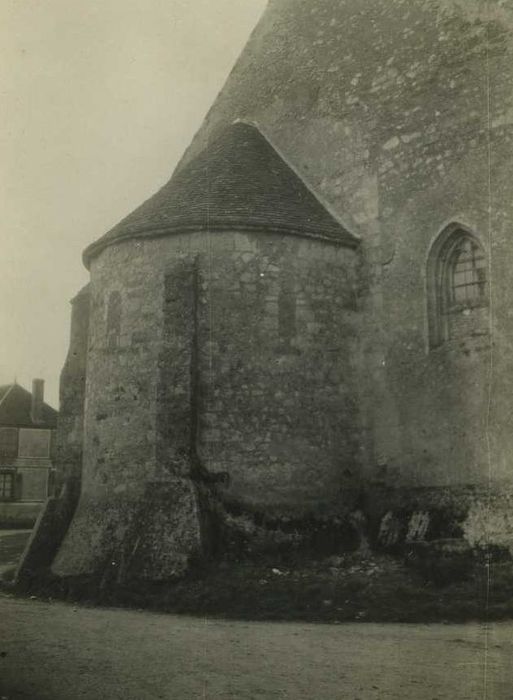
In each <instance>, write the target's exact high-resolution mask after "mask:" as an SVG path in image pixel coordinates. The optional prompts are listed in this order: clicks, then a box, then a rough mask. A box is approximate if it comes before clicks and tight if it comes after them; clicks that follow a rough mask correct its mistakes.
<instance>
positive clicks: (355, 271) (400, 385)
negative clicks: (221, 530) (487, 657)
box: [54, 0, 513, 578]
mask: <svg viewBox="0 0 513 700" xmlns="http://www.w3.org/2000/svg"><path fill="white" fill-rule="evenodd" d="M512 28H513V12H512V9H511V7H509V6H506V4H505V3H495V4H490V3H487V2H485V0H472V1H470V0H469V2H462V1H460V0H432V1H431V2H424V1H423V0H408V2H406V1H405V0H368V2H365V3H362V2H361V0H345V1H344V2H339V3H334V2H333V0H273V1H272V2H270V3H269V6H268V9H267V11H266V13H265V15H264V17H263V19H262V21H261V23H260V25H259V27H258V28H257V30H256V31H255V33H254V34H253V35H252V38H251V40H250V42H249V44H248V47H247V48H246V50H245V51H244V53H243V55H242V57H241V59H240V60H239V62H238V63H237V65H236V67H235V69H234V71H233V72H232V74H231V76H230V78H229V80H228V82H227V84H226V86H225V88H224V90H223V91H222V92H221V94H220V96H219V98H218V99H217V101H216V103H215V104H214V106H213V108H212V110H211V112H210V114H209V115H208V118H207V119H206V121H205V123H204V125H203V127H202V128H201V129H200V132H199V133H198V135H197V137H196V138H195V140H194V141H193V144H192V145H191V147H190V149H189V151H188V152H187V153H186V155H185V157H184V160H183V163H182V165H181V168H187V167H188V166H189V165H190V164H191V163H192V164H194V162H196V163H197V162H200V163H202V162H204V161H203V160H202V159H201V158H200V160H199V161H194V158H195V157H196V156H198V154H200V153H202V152H203V150H204V148H205V147H206V146H207V145H208V144H210V143H214V142H216V143H217V141H215V139H216V138H217V136H218V135H220V134H223V133H225V129H226V128H227V127H228V126H229V125H230V124H232V123H233V121H234V120H236V119H240V120H243V121H246V122H248V123H251V124H256V125H257V126H258V128H259V129H260V131H261V132H262V134H263V135H264V136H265V137H266V139H267V141H268V142H269V144H270V146H271V147H273V148H274V149H275V151H276V153H277V154H280V156H281V157H282V158H283V160H284V161H285V162H286V163H288V165H289V166H290V169H289V168H288V166H287V172H288V173H289V170H290V172H295V173H296V174H297V175H298V176H299V177H301V178H302V179H303V180H304V182H305V183H306V185H307V186H308V187H309V188H310V189H311V190H312V191H313V193H314V194H315V197H316V198H317V199H318V200H319V201H318V202H317V204H318V203H320V202H323V203H325V205H326V208H327V209H328V210H329V212H330V213H331V214H332V215H333V216H334V217H335V219H338V220H339V222H340V223H341V224H343V226H342V228H343V229H344V230H345V231H346V232H347V231H348V232H349V234H348V235H349V239H350V240H351V245H347V246H345V245H342V244H341V241H340V240H339V241H338V243H339V244H337V243H336V240H335V238H336V237H335V238H333V239H332V240H331V241H330V242H327V241H323V240H322V236H321V237H319V235H317V237H315V238H310V239H309V238H308V237H307V236H306V233H307V232H308V221H305V230H304V232H303V233H304V234H305V235H301V231H299V230H298V226H299V224H298V217H297V216H294V217H293V218H294V227H295V228H294V231H293V234H294V235H288V234H291V233H292V231H289V232H288V233H287V231H286V230H284V226H285V224H286V221H285V222H284V221H283V220H282V219H280V222H279V223H280V227H279V228H277V227H276V226H274V227H273V222H272V221H271V220H270V218H272V217H270V215H269V211H270V209H269V206H268V204H269V201H270V200H269V201H268V200H267V199H265V187H264V189H263V190H262V188H261V187H260V185H261V184H262V183H261V180H259V187H258V188H257V189H256V190H254V189H253V188H250V189H251V191H252V192H253V194H255V192H256V193H257V194H255V197H254V199H251V200H250V201H253V202H256V204H255V206H257V205H258V207H260V206H261V205H262V202H264V204H265V207H264V210H265V212H266V219H265V222H264V223H265V225H262V228H261V229H260V228H258V227H256V228H255V224H256V219H255V218H254V217H253V216H252V215H253V214H254V212H251V214H252V215H251V216H250V215H249V213H248V226H249V223H251V226H250V227H249V228H250V229H251V230H248V229H247V228H246V227H245V226H244V225H243V224H244V222H242V223H241V225H240V227H237V226H235V225H234V221H237V222H240V219H239V218H237V219H234V218H233V217H231V218H230V219H229V221H228V222H227V223H228V224H230V223H231V225H227V226H226V228H223V226H222V214H223V207H222V197H221V198H219V194H220V192H221V190H222V184H223V182H230V183H231V184H233V180H229V179H227V180H224V179H223V178H221V180H220V181H216V183H215V204H216V209H215V214H216V216H215V221H213V226H212V230H210V229H209V225H208V223H209V220H208V211H209V207H208V202H209V200H208V196H207V195H208V188H207V195H205V192H204V190H205V188H204V187H203V186H201V187H200V189H201V190H202V191H201V197H200V199H199V200H196V199H195V200H194V201H195V202H196V204H198V201H199V204H200V205H201V207H200V209H199V210H198V211H201V212H202V214H201V226H199V228H198V229H195V228H194V227H192V228H187V227H185V228H184V229H183V231H182V229H180V227H179V226H178V223H180V222H181V224H180V225H182V224H183V222H184V221H185V222H190V221H191V219H190V218H187V211H186V207H187V197H184V196H183V189H181V188H178V190H177V196H178V197H179V199H178V200H177V201H178V204H179V205H180V206H178V204H177V201H171V200H172V197H171V200H170V199H169V198H170V196H171V195H172V192H171V193H170V191H169V188H167V189H166V188H164V189H165V198H164V199H165V200H166V202H167V204H166V207H167V206H168V205H169V207H170V208H169V210H168V209H166V210H165V211H164V210H162V211H153V210H152V209H151V207H150V214H149V215H148V216H149V218H148V217H146V215H147V214H148V208H147V207H146V206H143V207H142V209H141V210H139V213H140V212H141V211H142V212H143V213H144V212H146V214H145V217H146V218H145V217H143V220H142V222H141V221H140V220H139V219H137V216H136V220H137V221H136V223H137V227H138V228H137V230H135V229H134V230H128V232H127V231H126V230H125V229H123V235H122V236H121V237H116V236H115V237H114V238H109V239H108V243H109V245H107V247H105V246H104V244H103V243H102V245H100V246H99V247H94V251H93V252H94V254H91V255H90V256H89V258H90V265H91V284H90V311H89V315H90V321H89V330H88V349H87V381H86V383H85V388H83V386H82V385H80V386H79V385H78V384H77V386H79V391H78V392H77V394H76V404H77V405H76V406H74V407H71V404H70V410H69V411H68V410H66V411H65V412H64V413H65V420H66V421H68V423H67V424H66V425H67V427H66V428H65V430H64V432H63V433H62V435H63V437H64V439H65V440H66V439H68V438H66V435H68V436H69V448H70V454H69V460H70V464H73V465H78V464H81V468H82V496H81V501H80V504H79V507H78V510H77V513H76V516H75V518H74V521H73V523H72V526H71V528H70V531H69V533H68V536H67V538H66V541H65V542H64V545H63V547H62V548H61V551H60V552H59V555H58V557H57V559H56V561H55V564H54V570H55V571H57V572H59V573H61V574H63V575H64V574H72V573H77V572H92V571H98V570H100V569H102V567H103V569H104V570H107V569H105V567H106V566H111V567H112V566H114V565H112V564H108V559H109V557H111V558H112V561H115V562H116V564H115V567H120V570H121V571H123V572H124V573H123V575H131V574H130V571H131V568H130V564H127V563H126V562H127V561H132V560H131V559H130V556H129V552H128V550H127V549H126V547H127V546H128V543H131V544H130V546H135V545H134V542H135V540H134V538H133V536H132V534H130V533H131V532H132V530H133V529H134V528H135V523H137V522H139V521H140V522H143V520H139V519H141V518H143V513H146V516H144V517H146V520H144V522H145V523H147V525H145V529H146V530H147V541H146V544H144V546H143V544H138V545H137V547H136V549H135V552H136V553H137V552H140V556H141V557H142V559H141V562H144V563H141V565H140V570H141V571H143V572H144V576H148V577H152V576H154V577H156V578H159V577H161V576H165V575H171V574H173V573H175V572H177V571H179V570H180V567H182V566H185V563H184V562H185V561H186V560H188V559H189V558H190V557H193V556H195V554H196V552H197V551H198V550H199V549H201V543H202V542H203V543H204V541H205V538H204V535H205V529H206V527H205V523H204V522H203V520H202V518H203V517H204V516H205V517H206V515H207V514H208V513H209V511H212V513H213V514H214V515H215V514H216V513H217V516H219V514H223V513H224V515H223V516H222V517H224V518H225V521H224V525H226V526H227V527H228V526H233V530H234V531H235V530H237V528H239V529H242V530H244V528H245V527H247V528H248V529H249V531H250V532H249V534H251V533H253V534H254V535H255V537H257V536H258V537H260V536H261V535H262V537H263V539H264V540H265V534H263V533H262V527H261V525H259V524H258V522H257V520H259V519H260V520H261V521H262V522H271V520H272V519H273V518H274V520H275V522H276V523H282V522H284V519H286V518H291V519H292V520H294V519H295V520H297V521H300V520H301V519H304V520H303V521H304V522H306V521H307V520H308V517H309V515H311V514H315V517H319V513H323V514H324V515H325V516H326V517H328V518H333V519H335V518H337V517H340V516H341V514H342V515H343V517H346V516H347V515H348V514H349V513H350V512H355V511H358V510H361V511H362V513H364V514H365V516H366V517H367V520H368V522H369V533H368V535H367V534H365V533H360V535H361V537H363V538H364V540H365V538H366V537H367V536H368V537H369V540H370V541H371V542H372V543H373V544H376V543H378V544H379V545H380V546H384V547H387V548H395V547H403V546H404V545H405V543H406V544H407V545H409V544H412V545H413V544H414V543H415V542H418V541H425V542H427V543H429V542H431V541H438V540H442V539H443V540H447V539H458V538H459V539H460V540H461V541H462V542H466V543H467V544H466V545H465V546H467V545H468V546H470V547H477V548H479V547H482V546H488V544H489V543H490V542H491V541H495V542H498V543H500V544H501V545H503V546H508V547H510V546H511V544H510V543H511V542H512V541H513V539H512V533H513V522H512V521H511V518H510V516H509V511H508V502H507V498H506V495H507V494H509V493H511V492H512V488H513V486H512V484H513V481H512V471H511V455H512V454H513V431H512V430H511V425H510V423H511V414H512V410H511V401H512V398H511V397H512V396H513V384H512V382H513V379H512V377H513V354H512V353H511V348H512V347H513V322H512V315H511V306H512V291H511V285H510V274H511V269H512V267H513V247H512V245H511V222H512V220H513V179H512V178H511V165H512V162H513V119H512V114H513V107H512V105H513V89H512V85H513V61H512V60H511V58H512V54H513V33H512ZM238 131H239V133H242V131H245V129H242V131H241V130H238ZM207 150H208V149H207ZM273 154H274V152H273ZM219 155H220V156H222V153H221V154H219V153H217V156H219ZM232 155H233V154H232ZM274 155H275V154H274ZM217 156H216V157H217ZM260 165H261V163H260ZM193 170H194V169H192V170H187V172H188V173H189V174H190V172H193ZM228 170H230V169H229V168H228ZM220 171H221V172H222V173H223V174H224V175H226V168H221V170H220ZM180 172H182V173H183V172H185V171H180V170H179V172H178V177H177V180H178V181H181V180H180V177H179V175H180ZM230 172H231V171H230ZM259 173H260V175H261V173H262V170H261V168H260V169H259ZM273 174H274V175H275V174H276V173H275V172H274V170H273ZM289 174H290V173H289ZM204 175H205V173H204V172H203V173H202V174H201V177H202V178H203V177H204ZM224 175H223V177H224ZM215 176H216V173H215V172H213V173H211V177H212V178H215ZM247 176H248V177H251V172H249V173H247ZM185 179H187V178H185ZM274 181H275V180H274V179H273V182H274ZM199 182H203V180H199ZM278 189H279V188H278ZM278 189H276V188H275V189H273V192H277V191H278ZM240 191H241V192H242V191H243V188H242V187H241V190H240ZM280 191H281V190H280ZM298 191H299V190H298ZM163 192H164V190H163ZM262 192H263V193H264V194H262ZM196 194H197V193H196ZM229 194H230V196H229V197H228V195H227V201H229V202H230V213H231V214H230V215H232V214H233V213H234V212H235V213H236V215H237V217H239V216H240V213H241V206H242V207H243V199H241V198H240V197H238V194H240V192H239V190H237V192H235V193H234V192H230V193H229ZM234 195H237V196H234ZM257 195H258V196H257ZM305 196H306V195H305ZM261 197H264V200H262V199H260V198H261ZM151 201H152V202H153V203H155V202H157V203H158V202H159V201H160V200H159V197H157V198H156V199H152V200H151ZM234 203H235V204H234ZM241 203H242V204H241ZM152 206H153V205H152ZM198 206H199V205H198ZM182 208H183V209H184V211H182ZM192 209H193V212H192V213H195V212H196V213H197V209H195V208H194V207H192ZM284 211H286V207H285V208H284V207H283V206H280V208H279V213H280V217H283V212H284ZM170 212H171V214H172V222H171V223H172V226H171V224H170V228H169V229H166V221H167V222H168V223H169V222H170V221H171V219H169V220H168V219H166V216H167V215H168V214H169V213H170ZM205 212H206V213H205ZM189 213H190V212H189ZM220 217H221V218H220ZM285 218H286V217H285ZM291 218H292V217H291ZM306 218H308V217H306ZM335 219H333V218H330V221H331V222H335V223H336V221H335ZM127 221H129V222H130V221H132V222H133V221H134V219H133V218H132V217H129V219H127V220H126V221H125V224H126V222H127ZM177 222H178V223H177ZM261 223H262V221H261V220H260V219H258V224H259V226H260V224H261ZM120 226H121V228H123V225H120ZM152 226H153V228H152ZM141 227H142V228H141ZM456 229H461V230H462V231H464V232H467V233H468V234H469V235H470V234H471V235H472V236H473V240H474V241H475V242H476V243H477V244H478V247H479V249H480V250H482V253H483V255H484V258H485V260H486V265H485V266H484V267H483V269H482V272H483V274H484V275H485V276H486V278H487V285H488V286H487V288H486V289H487V295H486V300H485V301H484V302H483V303H482V304H481V305H476V306H475V307H471V305H468V306H465V307H464V308H461V309H459V310H458V309H456V310H453V311H452V312H451V313H452V315H451V317H450V318H443V319H438V320H440V323H443V324H445V325H446V326H447V328H448V332H447V333H446V334H445V336H444V337H443V338H442V337H441V338H437V339H436V340H437V342H433V313H434V312H433V309H435V313H438V312H439V311H437V310H436V309H437V308H438V307H437V305H436V304H435V305H433V304H432V303H431V302H432V298H433V289H432V285H433V277H435V278H436V274H434V272H436V271H437V270H438V267H437V265H436V264H433V256H435V258H436V255H438V253H440V254H441V250H442V248H443V246H442V245H441V242H442V239H443V240H444V241H445V238H444V237H445V236H446V235H449V234H451V233H452V232H453V231H454V230H456ZM119 230H120V229H116V231H118V232H119ZM132 234H133V235H132ZM317 234H319V231H317ZM355 235H357V236H359V237H360V240H361V245H360V246H359V247H358V248H355V245H354V244H355ZM349 239H348V240H349ZM104 243H105V239H104ZM90 252H91V250H90ZM89 258H88V259H89ZM435 262H436V261H435ZM437 289H438V288H437ZM438 292H439V293H440V294H441V293H442V292H440V290H439V289H438ZM84 303H85V302H84ZM440 308H441V307H440ZM435 325H436V324H435ZM83 330H84V331H85V326H83ZM78 335H80V333H79V334H78ZM78 335H77V337H78ZM82 335H83V334H82ZM80 357H81V359H80V362H79V365H77V367H75V368H74V369H71V365H69V367H70V370H69V371H70V372H71V374H72V375H73V377H78V376H79V375H80V372H81V371H82V370H81V368H82V367H83V366H84V364H83V363H84V361H85V353H84V354H83V355H81V356H80ZM69 361H70V362H71V358H69ZM80 376H82V375H80ZM73 381H75V380H72V382H73ZM77 381H78V380H77ZM69 386H72V384H70V385H69ZM84 395H85V403H84V401H83V398H84ZM71 399H72V396H71V394H70V396H69V400H70V401H71ZM73 400H75V399H73ZM82 405H83V406H84V410H83V434H82V433H81V432H80V431H81V428H80V427H78V428H77V429H75V428H74V427H73V425H75V424H74V423H73V421H76V425H77V426H81V425H82V422H81V421H82V418H81V415H82V414H81V410H82V408H81V406H82ZM66 416H67V417H66ZM63 426H64V424H63ZM82 435H83V436H82ZM71 448H73V450H71ZM72 451H73V454H71V452H72ZM80 454H81V457H79V455H80ZM73 469H74V470H75V471H77V469H78V467H73ZM155 482H158V483H163V484H169V489H168V487H167V486H166V487H165V489H164V490H163V492H162V493H167V494H168V498H169V501H170V504H171V503H174V504H175V507H176V509H177V510H176V513H173V512H172V507H171V505H170V510H169V513H166V508H165V505H164V502H165V499H164V501H158V502H157V501H156V500H155V499H154V497H153V496H152V497H151V498H150V499H149V500H148V504H153V505H151V507H150V505H148V507H147V508H146V507H144V508H143V510H142V511H141V508H142V504H143V503H144V502H145V501H144V499H145V498H147V494H148V493H149V492H151V493H153V492H152V491H151V488H152V487H151V485H152V484H154V483H155ZM172 484H176V489H177V490H176V493H174V492H172V486H171V485H172ZM166 489H168V490H167V491H166ZM355 494H356V495H355ZM173 499H176V500H173ZM152 509H153V510H152ZM492 511H493V514H492ZM227 514H230V516H229V515H227ZM150 516H151V517H150ZM219 517H221V516H219ZM230 517H231V518H232V519H233V522H229V521H230ZM264 529H265V528H264ZM360 529H361V528H360ZM270 530H271V531H272V532H271V538H272V537H274V534H276V537H277V538H278V539H279V538H280V537H281V532H282V530H281V526H277V527H276V528H274V530H273V528H272V527H271V528H270ZM172 532H175V533H176V535H172V534H171V533H172ZM178 533H179V534H178ZM273 533H274V534H273ZM427 546H428V547H429V545H427ZM107 552H108V554H107ZM143 553H144V554H143ZM134 556H135V555H134ZM138 556H139V555H138ZM127 557H128V560H127ZM120 561H123V562H124V563H123V564H120ZM134 561H135V560H134ZM116 570H117V569H116ZM116 575H118V574H116ZM120 575H121V574H120Z"/></svg>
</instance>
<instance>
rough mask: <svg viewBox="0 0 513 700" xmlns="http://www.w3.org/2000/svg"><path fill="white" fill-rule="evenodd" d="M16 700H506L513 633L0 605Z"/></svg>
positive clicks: (0, 660)
mask: <svg viewBox="0 0 513 700" xmlns="http://www.w3.org/2000/svg"><path fill="white" fill-rule="evenodd" d="M0 639H1V644H0V688H1V693H0V696H1V697H2V698H8V699H9V700H15V699H18V698H24V699H26V700H27V699H29V700H76V699H78V698H86V699H88V700H102V699H103V698H108V699H109V700H117V699H119V700H150V699H151V700H153V698H165V699H166V700H168V699H169V700H228V699H230V700H267V699H269V700H271V699H273V698H278V699H280V700H282V699H283V700H284V699H287V700H313V699H314V698H315V699H317V698H318V699H319V700H335V699H336V700H357V699H359V700H386V699H389V700H403V699H404V700H414V699H415V700H446V699H447V700H510V699H511V698H513V668H512V666H513V664H512V660H513V655H512V653H513V623H500V624H494V625H493V626H491V627H490V629H489V630H488V631H487V630H486V628H485V627H484V626H482V625H477V624H476V625H392V624H391V625H380V624H345V625H307V624H294V623H287V624H280V623H246V622H225V621H214V620H201V619H194V618H186V617H176V616H172V615H165V614H154V613H148V612H136V611H127V610H113V609H92V608H82V607H73V606H71V605H65V604H62V603H42V602H39V601H34V600H20V599H15V598H12V597H9V596H7V595H0Z"/></svg>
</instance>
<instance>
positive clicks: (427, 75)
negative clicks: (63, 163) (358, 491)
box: [184, 0, 513, 488]
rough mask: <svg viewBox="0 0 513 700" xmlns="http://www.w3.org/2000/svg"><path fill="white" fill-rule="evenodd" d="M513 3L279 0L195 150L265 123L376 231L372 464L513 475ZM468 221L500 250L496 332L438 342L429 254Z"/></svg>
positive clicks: (366, 351)
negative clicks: (511, 278)
mask: <svg viewBox="0 0 513 700" xmlns="http://www.w3.org/2000/svg"><path fill="white" fill-rule="evenodd" d="M512 17H513V13H512V9H511V7H510V6H509V5H508V4H507V3H487V2H485V1H484V0H483V1H477V0H474V1H468V2H467V1H465V2H460V1H459V0H431V1H429V2H423V1H421V0H417V1H415V2H411V0H408V2H405V1H404V0H366V2H361V0H345V1H344V2H339V3H334V2H332V0H293V1H292V0H279V1H278V0H275V1H274V2H271V3H270V4H269V8H268V10H267V12H266V14H265V15H264V18H263V20H262V22H261V23H260V25H259V27H258V28H257V29H256V31H255V32H254V34H253V36H252V39H251V40H250V42H249V44H248V46H247V48H246V50H245V51H244V53H243V55H242V57H241V59H240V60H239V61H238V63H237V64H236V66H235V68H234V70H233V72H232V74H231V76H230V78H229V80H228V81H227V84H226V86H225V88H224V90H223V91H222V92H221V94H220V96H219V98H218V99H217V101H216V103H215V104H214V106H213V107H212V109H211V111H210V113H209V115H208V117H207V119H206V121H205V124H204V126H203V127H202V129H201V130H200V132H199V134H198V136H197V138H196V139H195V141H194V142H193V144H192V146H191V148H190V149H189V151H188V153H187V154H186V156H185V159H184V162H186V161H187V160H188V159H189V158H190V157H192V156H193V155H194V154H195V153H197V152H198V151H199V150H201V149H202V148H203V147H204V145H205V143H206V142H207V139H212V138H214V137H215V134H216V133H217V132H218V130H220V129H221V128H223V127H224V126H225V125H226V124H227V123H230V122H232V121H233V120H234V119H236V118H239V119H242V120H248V121H253V122H255V123H256V124H257V125H258V126H259V128H261V130H262V131H263V133H264V134H265V135H266V136H267V137H268V138H269V139H270V141H271V142H272V143H273V145H275V146H276V147H277V148H278V150H279V151H280V152H281V153H282V154H283V155H284V157H285V158H286V159H288V160H289V161H290V162H291V163H292V164H293V165H294V167H295V168H296V169H297V170H298V172H299V173H300V174H301V175H302V176H303V177H304V178H305V179H306V181H307V182H308V183H309V184H310V185H311V186H312V187H313V188H314V190H315V191H316V192H317V193H318V194H319V195H320V196H321V197H323V198H324V200H325V201H326V202H327V203H328V204H329V205H330V206H331V207H332V209H333V210H334V211H335V212H336V213H338V215H339V216H340V219H341V221H342V222H343V223H344V224H345V225H346V226H347V227H348V228H349V229H350V230H353V231H354V232H356V233H359V234H360V235H361V237H362V241H363V244H362V251H363V258H364V260H365V263H366V270H365V273H366V280H367V281H368V283H369V284H368V290H369V293H368V296H367V299H366V304H365V317H366V319H367V323H366V325H365V327H363V328H362V329H361V336H360V337H361V345H360V348H359V358H360V359H359V367H360V374H359V385H360V388H361V391H360V405H361V421H362V423H361V428H362V434H363V435H365V436H367V442H366V450H365V454H366V455H368V459H367V462H366V474H367V477H368V479H370V480H378V481H380V482H384V483H388V484H390V485H393V486H394V487H399V486H404V487H408V488H410V487H421V486H432V485H434V486H436V485H438V486H447V485H457V484H468V483H471V484H475V485H481V486H482V487H483V488H485V487H486V485H487V484H488V481H489V478H490V477H491V478H492V479H493V480H495V481H500V480H503V479H506V480H510V479H511V473H512V469H511V458H510V455H511V453H512V449H513V444H512V440H513V434H512V432H511V430H508V427H507V424H508V421H509V416H511V396H512V387H511V381H512V380H511V377H512V376H513V375H512V372H511V366H510V365H511V362H512V360H511V352H510V348H511V341H512V340H513V338H512V333H513V323H512V320H511V312H510V309H511V301H512V299H511V294H512V292H511V285H510V284H509V282H508V270H510V269H511V262H512V260H511V258H512V255H513V247H512V246H511V218H512V214H513V212H512V202H513V198H512V187H513V185H512V179H511V164H512V162H513V159H512V156H513V153H512V143H513V141H512V136H513V130H512V124H513V88H512V86H513V80H512V78H513V75H512V70H513V68H512V67H513V61H512V47H513V40H512V36H513V35H512V32H511V29H512V25H513V21H512ZM451 222H459V223H460V224H462V225H464V226H466V227H468V228H469V229H470V230H471V231H472V232H473V233H474V234H475V236H476V237H477V238H478V239H479V240H480V242H481V244H482V246H483V248H484V249H485V251H486V253H487V256H488V262H489V265H490V268H489V277H490V278H491V280H492V290H491V313H492V318H491V325H492V328H493V338H492V340H493V342H490V339H488V340H487V339H484V340H483V339H482V338H481V339H480V340H476V339H473V338H470V337H469V338H462V339H461V341H460V342H453V343H447V344H445V345H444V346H442V347H441V348H439V349H436V350H432V351H429V349H428V348H429V343H428V335H427V333H428V323H427V321H428V319H427V293H426V267H427V259H428V255H429V251H430V248H431V246H432V244H433V242H434V241H435V240H436V238H437V236H438V235H439V234H440V232H441V231H443V229H444V228H445V227H446V226H447V225H449V224H450V223H451Z"/></svg>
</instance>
